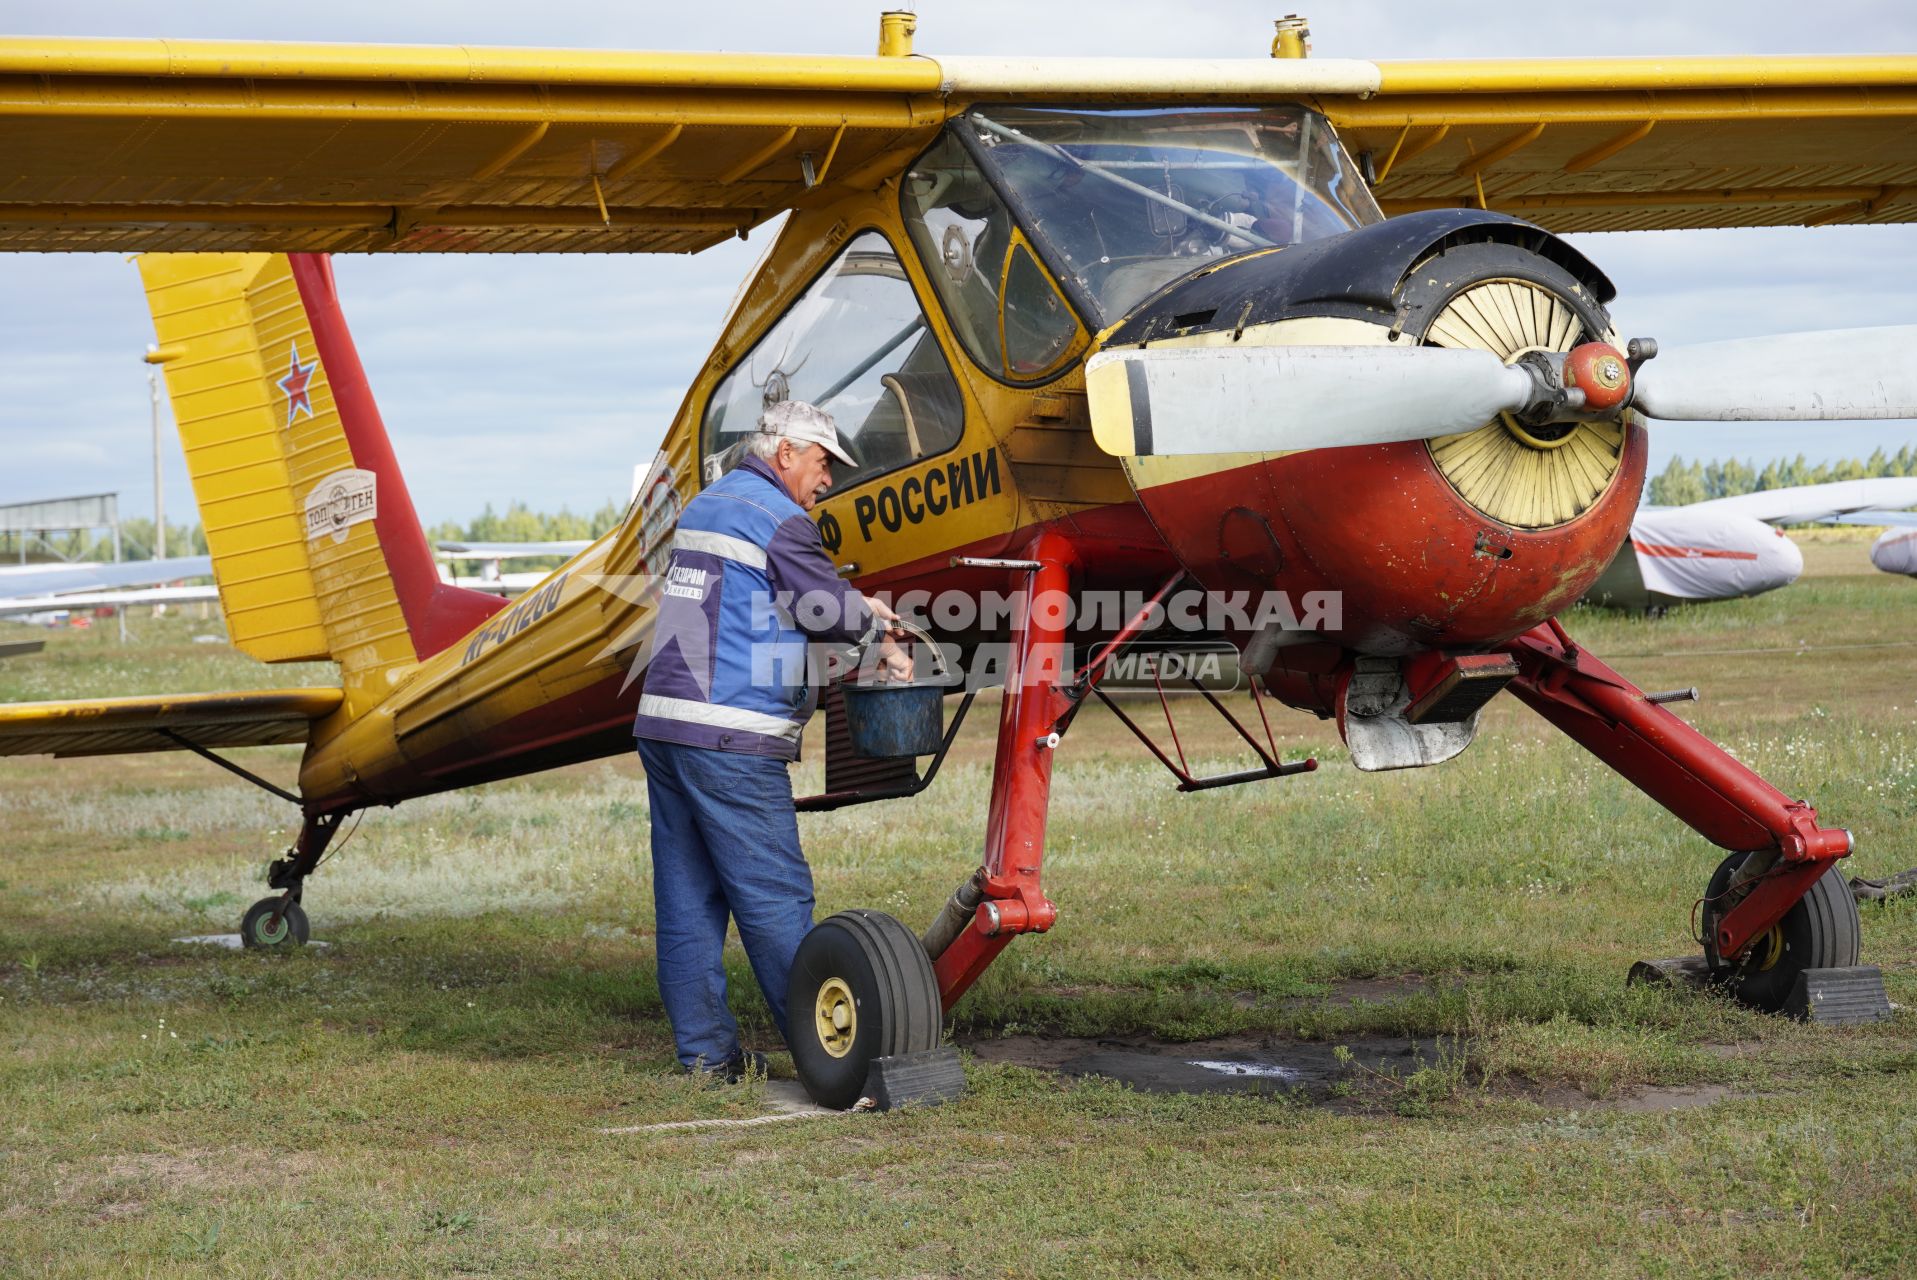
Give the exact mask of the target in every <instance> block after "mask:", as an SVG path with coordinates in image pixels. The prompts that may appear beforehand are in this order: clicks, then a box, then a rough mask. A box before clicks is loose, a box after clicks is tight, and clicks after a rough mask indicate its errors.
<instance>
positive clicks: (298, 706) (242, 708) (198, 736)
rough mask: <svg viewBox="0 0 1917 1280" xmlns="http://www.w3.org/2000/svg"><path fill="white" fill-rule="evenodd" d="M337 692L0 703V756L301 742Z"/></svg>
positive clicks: (332, 705) (279, 691) (336, 702)
mask: <svg viewBox="0 0 1917 1280" xmlns="http://www.w3.org/2000/svg"><path fill="white" fill-rule="evenodd" d="M342 696H343V695H342V694H341V693H340V691H339V690H338V689H266V690H259V691H256V692H254V691H249V692H243V693H183V694H173V695H163V696H159V697H148V698H87V699H81V700H76V701H70V702H9V703H0V756H38V755H55V756H106V755H124V754H128V753H131V752H136V751H178V750H183V749H186V748H188V747H193V746H198V747H260V746H268V745H271V744H274V743H282V742H305V741H306V736H307V733H308V731H309V730H310V729H311V728H312V724H313V722H314V721H315V720H318V719H320V718H322V717H324V716H326V715H328V714H330V713H331V712H332V711H333V710H334V709H335V708H337V707H338V706H339V704H340V700H341V698H342Z"/></svg>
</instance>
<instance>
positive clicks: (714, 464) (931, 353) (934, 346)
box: [700, 231, 965, 489]
mask: <svg viewBox="0 0 1917 1280" xmlns="http://www.w3.org/2000/svg"><path fill="white" fill-rule="evenodd" d="M781 400H805V401H808V402H810V403H812V404H815V405H818V406H819V407H820V408H822V409H824V410H826V411H827V412H828V413H830V414H831V415H832V416H833V418H834V419H835V420H836V421H837V424H838V429H839V441H840V443H841V444H843V445H844V446H845V448H846V451H847V452H848V453H850V454H851V455H852V456H853V458H854V459H856V460H857V463H858V465H857V466H855V467H850V468H847V467H844V466H843V465H836V464H835V465H834V467H833V470H832V487H833V488H834V489H845V488H849V487H850V486H852V485H855V484H858V483H860V482H862V481H864V480H867V479H870V478H871V477H873V476H877V475H883V474H884V473H886V472H888V471H892V470H895V469H896V468H899V467H902V466H906V465H907V464H909V463H913V462H917V461H918V460H919V459H921V458H929V457H931V456H932V455H934V454H938V453H944V452H945V451H946V450H947V449H950V448H951V447H952V446H953V445H955V444H957V443H958V441H959V437H960V436H961V435H963V434H964V430H965V405H964V401H963V399H962V398H961V396H960V394H959V388H958V383H957V382H956V381H955V380H954V379H953V377H952V370H951V367H950V366H949V365H948V364H947V363H946V362H945V356H944V354H943V353H942V352H941V351H940V349H939V344H938V340H937V338H936V337H935V336H934V335H933V332H932V328H931V326H930V325H929V324H928V323H927V322H926V318H925V312H924V310H923V309H922V308H921V307H920V306H919V300H918V295H917V294H916V293H915V292H914V291H913V289H912V284H911V281H910V280H908V279H907V278H906V274H905V267H904V264H902V263H901V262H900V261H899V259H898V255H897V254H896V253H894V252H893V251H892V246H891V245H890V244H889V243H888V242H887V241H886V239H885V237H884V236H882V235H880V234H879V233H878V232H876V231H867V232H864V233H862V234H860V235H858V236H855V237H853V239H852V242H851V243H850V244H848V245H847V246H846V247H845V251H844V252H843V253H841V254H840V255H839V256H838V258H837V259H835V260H834V261H833V263H832V265H831V266H829V267H827V268H826V269H825V271H824V272H823V273H822V274H821V275H820V276H819V278H818V279H816V280H814V281H813V282H812V285H811V287H810V288H808V289H807V290H806V291H805V292H804V293H803V294H801V295H800V296H799V298H798V300H797V301H796V302H794V303H793V304H792V306H791V307H790V308H788V309H787V311H786V313H785V314H784V315H783V316H781V317H780V318H779V320H778V322H777V323H775V324H774V325H773V326H772V327H771V328H770V329H769V330H767V331H766V334H765V336H764V337H762V338H760V339H759V341H758V343H757V344H755V345H754V346H753V348H752V350H751V351H750V352H749V353H747V355H746V356H745V358H744V359H743V360H741V361H740V362H739V364H737V365H736V366H734V368H733V369H732V371H731V372H730V373H728V374H727V375H726V376H725V378H724V379H723V380H722V381H721V382H720V383H719V385H718V386H717V387H716V388H715V389H714V390H713V393H712V400H711V402H710V403H709V404H708V406H707V409H706V418H705V428H704V432H703V438H702V440H701V442H700V443H701V452H702V454H703V455H704V457H705V459H706V471H707V479H708V480H710V479H712V478H714V477H715V475H716V474H719V473H723V472H724V471H727V470H729V469H730V468H731V467H732V466H734V465H736V464H737V463H738V461H739V459H740V456H741V454H742V452H743V443H744V441H745V438H746V437H747V436H749V435H750V434H751V433H752V432H753V431H755V430H756V429H757V427H758V422H759V415H760V414H762V413H764V412H765V410H766V407H767V406H769V405H772V404H776V403H778V402H779V401H781Z"/></svg>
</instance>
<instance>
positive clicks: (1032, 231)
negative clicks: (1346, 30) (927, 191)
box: [958, 106, 1383, 325]
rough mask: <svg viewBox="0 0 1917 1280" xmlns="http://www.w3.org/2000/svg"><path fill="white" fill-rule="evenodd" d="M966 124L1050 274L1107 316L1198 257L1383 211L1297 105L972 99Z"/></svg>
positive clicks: (1259, 245)
mask: <svg viewBox="0 0 1917 1280" xmlns="http://www.w3.org/2000/svg"><path fill="white" fill-rule="evenodd" d="M958 127H960V128H963V129H966V130H967V131H968V140H969V141H973V142H975V143H976V149H977V150H978V152H979V153H980V154H982V155H983V157H984V159H985V163H986V164H987V166H988V167H989V168H990V169H991V171H992V174H993V176H994V177H995V178H996V179H997V180H998V183H999V185H1000V186H1001V188H1003V189H1004V190H1005V191H1006V192H1007V195H1008V196H1009V198H1010V199H1011V200H1012V203H1013V205H1014V207H1015V212H1016V214H1017V215H1018V219H1019V221H1020V222H1021V223H1023V224H1024V227H1025V232H1026V234H1027V235H1028V236H1030V237H1031V239H1032V240H1033V242H1034V243H1036V244H1037V245H1038V246H1039V247H1040V249H1041V251H1042V252H1043V254H1044V256H1045V257H1046V259H1047V261H1048V262H1049V264H1050V265H1051V267H1052V269H1053V270H1054V271H1055V272H1056V273H1057V274H1058V277H1059V279H1060V282H1061V283H1062V284H1064V285H1065V286H1066V288H1067V289H1068V290H1069V291H1070V292H1071V293H1072V294H1073V295H1074V296H1075V299H1076V300H1077V301H1078V303H1079V305H1080V306H1081V307H1088V308H1090V309H1091V310H1092V311H1093V312H1094V313H1095V314H1094V315H1093V316H1091V317H1089V318H1090V319H1093V320H1095V321H1096V322H1097V323H1098V324H1101V325H1102V324H1109V323H1111V322H1112V321H1114V320H1116V319H1118V318H1119V317H1120V316H1122V315H1124V314H1125V312H1126V311H1128V310H1129V309H1130V308H1131V307H1132V306H1133V305H1134V304H1136V303H1137V302H1138V301H1140V300H1141V299H1143V298H1144V297H1145V296H1146V295H1147V294H1149V293H1152V292H1154V291H1156V290H1157V289H1159V288H1160V287H1161V286H1163V285H1165V284H1168V283H1170V282H1171V281H1172V280H1175V279H1177V278H1178V277H1179V276H1182V275H1185V274H1187V273H1189V272H1191V271H1193V270H1195V269H1197V268H1198V267H1200V266H1203V265H1204V262H1205V260H1206V259H1213V258H1223V257H1227V256H1229V255H1232V254H1237V253H1244V252H1247V251H1249V250H1253V249H1266V248H1271V247H1273V246H1278V245H1289V244H1297V243H1299V242H1301V241H1305V240H1316V239H1319V238H1320V237H1323V236H1329V235H1336V234H1337V233H1339V232H1341V231H1348V230H1350V229H1352V228H1353V227H1359V226H1364V225H1366V224H1368V223H1373V222H1377V221H1380V220H1381V219H1382V218H1383V215H1382V214H1381V213H1379V211H1378V206H1377V203H1376V202H1375V201H1373V200H1372V198H1371V192H1370V191H1369V189H1367V188H1366V186H1365V183H1364V180H1363V179H1362V178H1361V177H1360V176H1359V175H1358V172H1357V168H1356V166H1355V165H1353V164H1352V163H1351V160H1350V158H1349V157H1348V156H1346V155H1345V152H1344V149H1343V148H1342V147H1341V146H1340V145H1339V143H1338V140H1337V136H1336V135H1335V134H1334V133H1333V132H1332V130H1331V126H1330V125H1328V124H1327V123H1326V122H1325V121H1324V119H1323V118H1322V117H1320V116H1319V115H1318V114H1317V113H1315V112H1312V111H1307V110H1305V109H1304V108H1302V107H1292V106H1270V107H1177V108H1165V109H1140V110H1123V111H1105V110H1083V109H1072V108H1053V107H1012V106H999V107H983V108H977V109H974V110H973V111H971V112H969V113H967V115H966V116H965V117H964V119H963V122H962V123H961V124H960V125H959V126H958Z"/></svg>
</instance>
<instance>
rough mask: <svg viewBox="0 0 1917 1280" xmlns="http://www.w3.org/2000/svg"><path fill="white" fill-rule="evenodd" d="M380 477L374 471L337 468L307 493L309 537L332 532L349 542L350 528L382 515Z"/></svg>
mask: <svg viewBox="0 0 1917 1280" xmlns="http://www.w3.org/2000/svg"><path fill="white" fill-rule="evenodd" d="M378 480H379V477H378V476H376V475H374V474H373V473H372V472H370V471H357V470H350V471H335V472H334V473H333V474H332V475H330V476H327V477H326V478H325V479H324V480H322V481H320V482H319V483H318V484H316V485H314V486H313V489H312V492H310V493H308V494H307V495H306V540H307V541H308V542H317V541H318V540H319V539H321V538H323V537H325V536H326V535H328V534H331V535H332V538H333V541H334V542H344V541H346V531H347V530H348V529H351V528H352V527H353V526H354V525H356V524H363V523H365V522H366V521H368V520H371V519H373V518H374V517H375V516H377V515H378V514H379V493H378Z"/></svg>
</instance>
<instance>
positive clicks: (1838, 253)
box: [0, 0, 1917, 524]
mask: <svg viewBox="0 0 1917 1280" xmlns="http://www.w3.org/2000/svg"><path fill="white" fill-rule="evenodd" d="M1300 2H1302V0H1300ZM881 7H883V6H881V5H880V4H876V3H875V4H872V5H862V4H849V3H843V2H840V0H833V2H832V3H794V2H792V0H784V2H783V3H774V2H769V0H732V2H731V3H726V4H713V5H703V6H699V5H683V4H672V5H660V4H650V3H625V4H616V5H614V4H607V3H605V0H539V2H538V3H532V4H528V3H525V2H524V0H517V2H513V3H507V2H503V0H459V2H458V3H444V2H441V0H413V2H412V3H407V4H394V3H392V2H391V0H377V2H373V0H331V3H328V4H326V5H324V6H314V5H300V6H279V5H262V4H259V3H258V2H257V0H244V2H236V0H187V2H186V3H178V4H168V5H156V4H153V3H151V0H101V2H98V3H89V2H88V0H68V2H67V3H65V4H62V5H58V6H55V5H50V4H47V3H45V2H44V0H0V33H5V34H9V35H114V36H172V37H177V38H201V39H280V40H339V41H392V42H408V43H430V44H497V45H532V46H545V47H579V48H629V49H730V50H738V51H767V52H794V53H814V52H816V53H870V52H871V51H872V48H873V46H874V44H875V42H876V38H877V30H878V14H879V11H880V8H881ZM916 8H917V10H918V14H919V31H918V48H919V49H920V50H921V51H923V52H927V53H932V54H937V53H941V52H943V53H953V54H958V53H973V54H1017V53H1023V54H1052V55H1081V56H1094V55H1097V56H1206V57H1240V56H1242V57H1257V56H1263V55H1264V54H1265V53H1266V51H1267V50H1268V49H1269V47H1270V42H1271V19H1272V18H1273V17H1276V16H1280V15H1281V14H1282V13H1283V12H1284V6H1283V5H1279V6H1277V7H1273V6H1270V5H1267V4H1262V3H1259V4H1253V3H1242V2H1239V0H1215V2H1213V3H1206V4H1202V5H1199V4H1190V3H1187V4H1167V3H1165V2H1164V0H1154V2H1152V3H1142V2H1138V0H1107V2H1106V3H1104V4H1101V5H1098V6H1094V7H1087V6H1079V5H1070V6H1066V5H1046V6H1041V5H1033V4H1030V3H1029V0H965V3H958V2H957V0H922V2H921V3H919V4H918V5H917V6H916ZM1307 14H1308V16H1309V17H1310V19H1311V27H1312V44H1313V53H1314V55H1315V56H1319V57H1350V58H1379V59H1399V58H1446V57H1485V56H1492V57H1517V56H1554V57H1555V56H1567V55H1653V54H1741V53H1884V52H1917V6H1911V5H1909V4H1907V3H1897V2H1893V0H1825V2H1824V3H1821V4H1819V5H1818V6H1816V7H1815V9H1814V10H1811V9H1807V8H1805V7H1804V6H1803V5H1801V4H1795V3H1789V4H1787V3H1776V2H1774V0H1741V2H1736V3H1733V2H1730V0H1685V2H1684V3H1673V4H1665V5H1661V6H1654V7H1653V8H1652V9H1650V10H1632V11H1629V12H1624V11H1620V12H1617V13H1615V14H1612V15H1609V16H1605V17H1594V16H1593V14H1592V12H1591V11H1590V10H1588V9H1579V8H1577V7H1575V6H1572V7H1569V8H1563V9H1552V8H1546V7H1543V6H1536V7H1524V8H1519V7H1517V6H1514V5H1512V4H1511V3H1510V0H1448V2H1447V3H1446V4H1444V5H1442V6H1435V5H1431V4H1429V3H1425V2H1422V0H1416V2H1410V3H1404V2H1399V0H1391V2H1386V0H1357V2H1353V0H1340V3H1337V4H1335V5H1333V4H1325V5H1322V6H1319V11H1318V12H1311V11H1310V10H1307ZM1440 14H1441V15H1443V21H1442V22H1435V21H1434V20H1433V19H1434V16H1436V15H1440ZM1518 15H1521V17H1520V16H1518ZM769 230H770V229H769V228H762V229H761V230H760V231H758V232H755V233H754V234H753V236H752V238H751V240H750V241H749V242H747V243H743V244H742V243H740V242H738V241H732V242H729V243H727V244H724V245H721V246H718V247H716V248H713V249H711V250H708V251H707V252H705V253H703V254H700V255H698V256H697V257H692V258H685V257H673V256H666V255H657V256H639V255H629V256H622V255H603V256H601V255H593V256H589V257H586V256H580V257H575V256H570V255H551V256H530V255H529V256H499V257H490V256H487V255H471V256H465V257H436V256H414V255H392V256H385V257H374V256H345V257H341V258H338V259H336V260H335V271H336V274H337V276H338V279H339V287H340V295H341V299H342V302H343V304H344V306H345V309H346V314H347V318H348V321H349V322H350V324H351V326H352V329H353V333H354V336H355V338H356V339H357V341H358V345H359V349H360V354H361V357H362V359H363V360H364V362H365V365H366V368H367V373H368V376H369V378H370V380H371V383H372V387H373V391H374V393H375V395H376V396H377V398H378V400H379V404H380V407H381V411H382V413H383V415H384V417H385V420H386V424H387V428H388V430H389V432H390V433H391V435H392V438H393V445H394V449H395V451H396V453H397V454H398V457H399V461H400V464H401V467H402V468H403V470H404V472H405V474H406V477H407V482H408V486H409V488H410V489H411V491H412V494H413V498H414V501H415V503H416V505H417V506H418V508H419V510H420V514H421V516H422V517H423V518H424V519H425V520H426V521H427V522H428V523H437V522H439V521H442V520H459V521H462V522H463V521H465V520H468V519H470V518H471V517H472V516H474V515H476V514H478V512H479V511H480V510H481V508H482V507H484V506H486V505H487V504H491V505H492V506H493V507H495V508H502V509H503V508H504V507H505V505H506V504H507V503H509V502H511V501H515V500H518V501H523V502H526V503H528V504H530V505H531V506H533V507H534V508H536V509H542V510H549V511H550V510H557V509H558V508H560V507H562V506H567V507H570V508H571V509H572V510H574V511H576V512H587V511H591V510H593V509H594V508H596V507H598V506H600V505H601V504H602V503H604V502H606V501H607V500H609V499H610V500H615V501H619V502H623V501H624V499H625V497H626V493H627V489H628V487H629V484H630V478H631V473H632V468H633V465H634V464H635V463H639V462H644V461H647V460H649V459H650V458H651V456H652V453H653V451H654V449H655V448H656V447H657V446H658V443H659V440H660V438H661V436H662V435H663V433H664V432H665V430H666V428H667V427H668V426H669V425H670V424H671V420H672V417H673V415H674V413H675V412H676V410H677V409H678V406H679V403H680V401H681V399H682V398H683V396H684V392H685V387H686V384H687V383H688V382H689V381H690V379H691V378H692V376H693V375H694V374H695V373H696V371H697V370H698V368H699V366H700V365H701V364H702V363H703V361H704V359H705V356H706V354H707V352H708V350H709V349H710V347H711V345H712V342H713V340H714V339H715V338H716V337H717V336H718V330H719V325H720V323H721V321H722V319H723V317H724V313H725V311H726V308H727V305H728V303H729V302H730V300H731V298H732V296H733V294H734V292H735V290H736V289H737V288H738V286H739V283H740V281H741V279H742V278H743V277H744V275H745V274H746V272H747V271H749V270H750V269H751V267H752V265H753V263H754V262H755V261H756V260H757V258H758V255H759V253H760V252H761V251H762V250H763V249H764V247H765V245H766V243H767V242H768V234H767V233H768V231H769ZM1572 239H1573V240H1574V242H1575V243H1577V244H1578V245H1579V247H1581V248H1582V249H1583V250H1584V252H1585V253H1586V254H1588V255H1589V256H1590V257H1591V258H1592V259H1593V260H1594V261H1595V262H1597V264H1598V265H1599V266H1600V267H1601V268H1603V269H1604V270H1605V271H1606V272H1608V273H1609V274H1610V276H1611V277H1612V279H1613V281H1614V282H1615V283H1616V284H1617V286H1618V292H1619V296H1618V300H1617V302H1616V303H1615V304H1613V306H1612V314H1613V317H1614V319H1615V320H1616V321H1617V324H1618V327H1619V330H1620V332H1623V333H1625V334H1627V335H1631V334H1649V335H1654V336H1656V337H1657V338H1658V339H1659V341H1660V342H1663V343H1666V344H1676V343H1683V342H1700V341H1710V340H1713V339H1720V338H1732V337H1741V336H1746V335H1754V334H1763V333H1777V332H1786V331H1791V330H1798V329H1820V328H1843V327H1850V326H1854V325H1860V324H1898V323H1901V324H1912V323H1917V294H1913V293H1912V291H1910V290H1909V289H1908V288H1907V284H1908V282H1909V281H1910V280H1911V279H1912V278H1913V276H1917V226H1899V227H1828V228H1819V229H1814V230H1805V229H1800V228H1776V229H1763V230H1746V231H1713V232H1702V231H1691V232H1636V233H1629V234H1612V235H1585V236H1575V237H1572ZM1887 282H1896V283H1895V284H1894V285H1892V287H1886V284H1887ZM152 340H153V333H152V323H151V320H150V319H149V317H148V315H147V311H146V306H145V301H144V298H143V296H142V294H141V291H140V288H139V281H138V273H137V271H136V269H135V268H134V267H133V266H132V265H131V264H129V263H128V262H127V261H125V260H124V258H123V257H121V256H120V255H117V254H71V255H24V254H0V503H4V502H14V501H26V500H30V499H36V498H48V497H60V496H65V495H69V494H79V493H96V492H112V491H117V492H119V493H120V494H121V495H122V497H121V511H122V514H123V515H124V516H128V517H131V516H145V515H150V514H151V512H152V506H153V500H152V465H153V464H152V449H151V427H150V424H149V417H148V399H147V384H146V372H147V370H146V366H145V365H143V364H142V363H141V359H140V357H141V354H142V353H143V352H144V350H145V348H146V344H147V343H149V342H151V341H152ZM165 414H166V409H165V406H164V402H163V404H162V415H163V423H164V424H165V427H166V430H165V443H164V446H163V465H164V469H165V472H166V476H167V486H166V509H167V516H168V520H169V522H170V523H176V524H178V523H187V522H190V521H192V520H194V519H196V518H197V517H196V516H195V515H194V508H193V502H192V491H191V488H190V486H189V484H188V482H187V478H186V472H185V464H184V462H183V461H182V459H181V457H180V452H179V445H178V441H177V438H176V437H175V436H174V434H173V432H172V429H171V422H170V418H167V417H165ZM1652 439H1653V446H1652V457H1651V465H1652V469H1653V471H1654V472H1655V471H1656V470H1658V469H1661V468H1662V467H1663V466H1664V464H1665V463H1666V462H1667V461H1668V460H1669V459H1670V457H1671V456H1672V455H1673V454H1681V455H1683V456H1685V457H1687V458H1689V457H1698V456H1702V457H1706V458H1712V457H1728V456H1738V457H1743V458H1749V459H1754V460H1756V461H1758V463H1759V464H1760V465H1761V464H1762V462H1763V461H1764V460H1767V459H1770V458H1776V457H1793V456H1795V455H1797V454H1799V453H1803V454H1805V455H1806V456H1808V457H1810V458H1812V459H1814V460H1815V459H1830V458H1843V457H1858V456H1864V455H1867V454H1869V453H1870V452H1871V450H1872V449H1874V448H1878V447H1882V448H1884V449H1886V450H1887V451H1894V450H1895V449H1896V448H1898V447H1899V446H1901V445H1903V444H1906V443H1912V442H1917V424H1913V423H1910V422H1891V423H1870V424H1818V423H1811V424H1790V425H1771V426H1754V425H1738V426H1733V427H1728V428H1727V427H1723V426H1716V427H1712V426H1680V425H1668V424H1659V425H1658V426H1657V427H1656V428H1655V429H1654V432H1653V437H1652Z"/></svg>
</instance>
